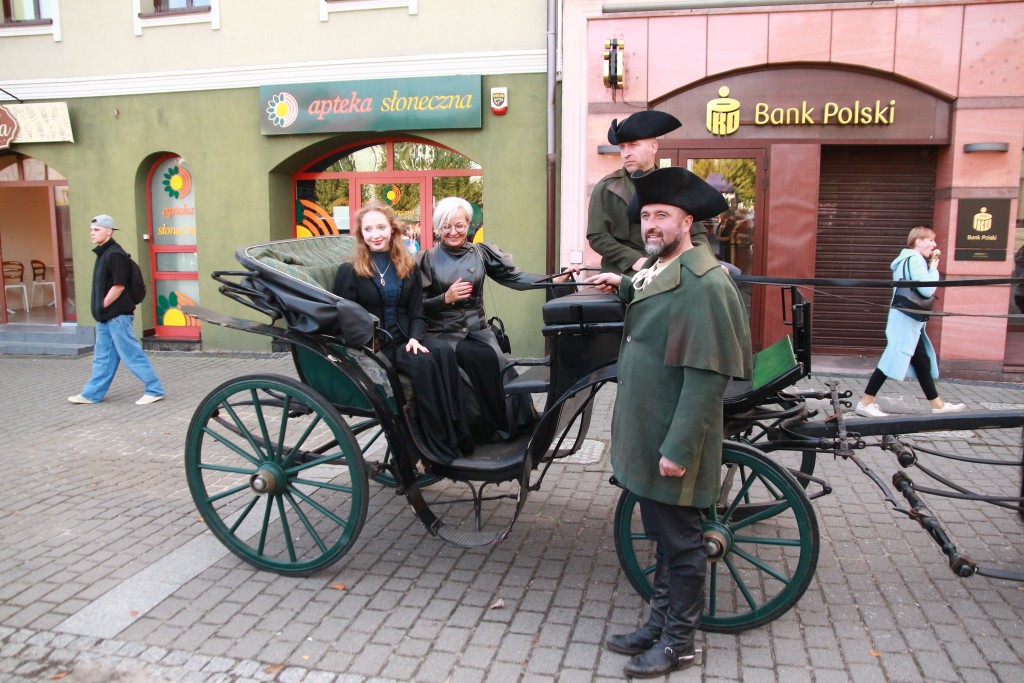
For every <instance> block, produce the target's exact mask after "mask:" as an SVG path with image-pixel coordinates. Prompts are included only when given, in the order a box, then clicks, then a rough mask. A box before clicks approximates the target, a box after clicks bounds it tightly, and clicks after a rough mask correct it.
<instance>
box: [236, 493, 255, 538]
mask: <svg viewBox="0 0 1024 683" xmlns="http://www.w3.org/2000/svg"><path fill="white" fill-rule="evenodd" d="M259 500H260V497H259V496H253V497H252V500H250V501H249V504H248V505H246V506H245V509H244V510H242V512H241V513H239V515H238V519H236V520H235V523H234V524H232V525H231V528H230V529H229V531H230V532H231V533H232V534H233V533H235V532H236V531H238V527H239V526H241V524H242V522H244V521H245V518H246V517H248V516H249V512H251V511H252V509H253V508H254V507H256V503H258V502H259Z"/></svg>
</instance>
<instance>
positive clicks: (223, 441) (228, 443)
mask: <svg viewBox="0 0 1024 683" xmlns="http://www.w3.org/2000/svg"><path fill="white" fill-rule="evenodd" d="M203 432H205V433H206V434H209V435H210V436H211V437H213V438H214V439H216V440H217V441H218V442H220V443H221V444H223V445H224V446H226V447H227V448H230V449H231V450H232V451H234V452H235V453H237V454H238V455H240V456H242V457H243V458H245V459H246V460H248V461H249V462H251V463H252V464H253V465H255V466H256V467H259V466H260V461H259V460H257V459H256V458H254V457H252V455H250V454H249V453H246V452H245V451H243V450H242V449H241V447H239V446H236V445H235V443H234V442H233V441H229V440H228V439H227V438H226V437H223V436H221V435H220V434H218V433H217V432H215V431H213V430H212V429H210V428H209V427H203ZM245 434H246V436H248V434H249V433H248V432H245ZM248 441H249V445H250V446H252V448H253V450H255V451H256V452H259V449H258V448H257V447H256V444H255V443H253V441H252V439H248Z"/></svg>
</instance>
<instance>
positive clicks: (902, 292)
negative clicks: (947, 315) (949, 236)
mask: <svg viewBox="0 0 1024 683" xmlns="http://www.w3.org/2000/svg"><path fill="white" fill-rule="evenodd" d="M939 256H940V252H939V250H938V248H936V246H935V231H934V230H932V229H931V228H926V227H923V226H918V227H916V228H914V229H912V230H911V231H910V234H909V235H907V248H906V249H904V250H903V251H901V252H900V255H899V256H897V257H896V259H895V260H894V261H893V262H892V263H891V264H890V265H889V268H891V269H892V272H893V279H894V280H912V281H917V282H928V281H934V280H938V279H939V269H938V264H939ZM935 289H936V288H935V287H899V288H897V289H896V290H895V291H894V292H893V301H892V305H891V307H890V308H889V318H888V320H887V321H886V324H885V339H886V346H885V351H884V352H883V353H882V358H881V359H880V360H879V361H878V367H876V368H875V372H874V373H873V374H872V375H871V378H870V379H869V380H868V385H867V387H865V388H864V397H863V398H861V400H860V401H858V402H857V406H856V408H854V412H855V413H856V414H857V415H860V416H862V417H886V416H887V415H888V413H884V412H882V409H881V408H880V407H879V406H878V402H877V401H876V400H875V396H876V395H877V394H878V390H879V389H881V388H882V384H883V383H884V382H885V380H886V379H887V378H890V377H891V378H892V379H895V380H900V381H902V380H904V379H908V378H910V379H913V378H914V377H916V378H917V381H918V383H920V385H921V389H923V390H924V396H925V398H926V399H928V402H929V403H930V404H931V406H932V412H933V413H953V412H957V411H960V410H963V409H964V404H963V403H946V402H944V401H943V400H942V398H941V397H940V396H939V392H938V390H937V389H936V388H935V379H936V378H937V377H938V376H939V363H938V360H937V359H936V357H935V349H934V348H933V347H932V343H931V341H930V340H929V339H928V334H927V333H926V332H925V325H926V324H927V322H928V316H927V315H923V314H918V313H915V312H914V311H915V310H918V311H927V310H931V303H932V300H933V299H934V296H935Z"/></svg>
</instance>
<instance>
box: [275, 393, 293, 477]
mask: <svg viewBox="0 0 1024 683" xmlns="http://www.w3.org/2000/svg"><path fill="white" fill-rule="evenodd" d="M291 404H292V397H291V396H290V395H289V396H285V397H284V401H282V402H281V427H280V428H279V429H278V430H277V453H278V455H279V456H281V460H280V461H279V462H281V463H282V464H283V463H284V461H285V459H286V458H284V456H283V453H284V437H285V434H286V433H287V431H288V409H289V407H290V406H291ZM289 455H290V454H289Z"/></svg>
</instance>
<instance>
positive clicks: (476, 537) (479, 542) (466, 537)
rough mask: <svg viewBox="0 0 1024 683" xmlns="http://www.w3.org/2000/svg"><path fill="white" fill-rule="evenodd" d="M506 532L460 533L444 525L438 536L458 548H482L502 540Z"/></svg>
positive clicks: (439, 529) (438, 531)
mask: <svg viewBox="0 0 1024 683" xmlns="http://www.w3.org/2000/svg"><path fill="white" fill-rule="evenodd" d="M504 533H505V531H504V530H502V531H459V530H458V529H456V528H454V527H450V526H445V525H444V524H442V525H441V526H440V527H439V528H438V530H437V535H438V536H440V537H441V538H443V539H444V540H446V541H448V542H449V543H454V544H455V545H457V546H461V547H463V548H482V547H484V546H487V545H493V544H494V543H497V542H498V541H500V540H501V537H502V536H503V535H504Z"/></svg>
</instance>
